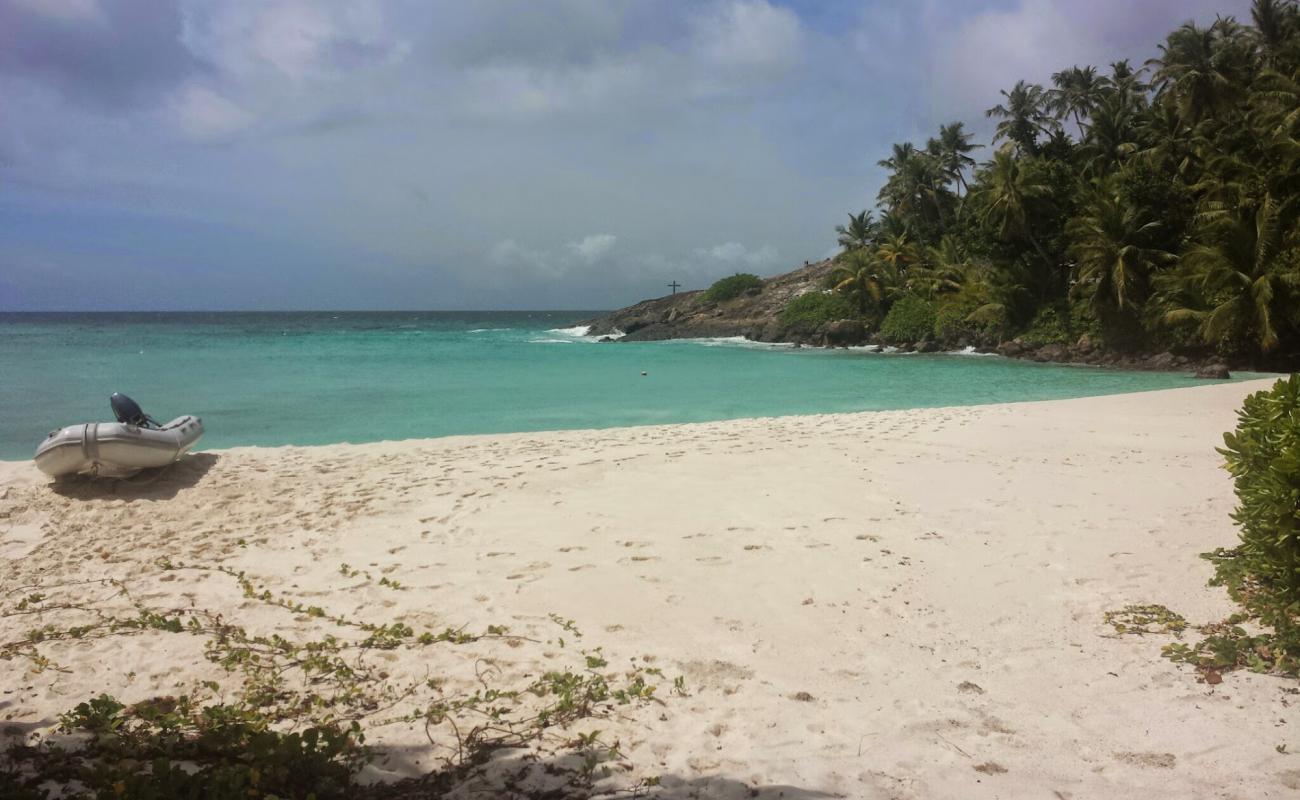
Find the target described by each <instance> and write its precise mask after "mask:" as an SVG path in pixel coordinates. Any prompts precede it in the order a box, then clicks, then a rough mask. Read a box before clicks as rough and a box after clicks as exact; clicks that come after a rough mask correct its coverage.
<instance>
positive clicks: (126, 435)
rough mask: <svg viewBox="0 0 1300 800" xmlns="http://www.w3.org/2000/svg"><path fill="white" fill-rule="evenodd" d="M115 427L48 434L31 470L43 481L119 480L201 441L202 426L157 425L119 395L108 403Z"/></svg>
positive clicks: (192, 420) (180, 420) (180, 421)
mask: <svg viewBox="0 0 1300 800" xmlns="http://www.w3.org/2000/svg"><path fill="white" fill-rule="evenodd" d="M109 402H110V403H111V404H112V406H113V414H114V416H116V417H117V422H87V423H85V424H84V425H69V426H68V427H66V428H63V429H62V430H57V431H51V432H50V435H49V436H47V437H45V441H43V442H41V443H40V445H38V446H37V448H36V466H37V467H38V468H39V469H40V471H41V472H44V473H45V474H46V475H51V476H54V477H58V476H60V475H73V474H85V475H91V476H98V477H105V478H124V477H128V476H130V475H134V474H135V473H137V472H139V471H140V470H142V469H148V468H150V467H165V466H167V465H168V464H170V463H172V462H173V461H175V460H176V459H178V458H180V457H181V456H182V455H184V454H185V453H186V451H188V450H189V449H190V448H192V447H193V446H194V445H195V444H196V443H197V442H198V441H199V437H201V436H203V420H201V419H199V418H198V417H192V416H188V415H187V416H184V417H177V418H176V419H174V420H172V421H171V422H168V423H167V424H166V425H160V424H159V423H158V422H156V421H154V419H153V418H151V417H150V416H149V415H147V414H145V413H144V412H143V411H141V410H140V406H138V405H136V403H135V401H134V400H132V399H131V398H129V397H127V396H126V395H123V394H114V395H113V396H112V397H110V398H109Z"/></svg>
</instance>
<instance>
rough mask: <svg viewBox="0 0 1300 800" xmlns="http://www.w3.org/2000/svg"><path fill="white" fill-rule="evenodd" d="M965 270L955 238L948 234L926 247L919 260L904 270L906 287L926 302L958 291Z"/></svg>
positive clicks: (964, 260)
mask: <svg viewBox="0 0 1300 800" xmlns="http://www.w3.org/2000/svg"><path fill="white" fill-rule="evenodd" d="M968 268H969V264H968V263H967V261H966V259H965V258H964V257H963V255H962V252H961V245H960V243H959V242H958V241H957V237H955V236H952V235H951V234H949V235H946V236H944V237H943V238H942V239H940V240H939V244H937V245H934V246H932V247H927V248H926V249H925V256H924V257H923V258H922V259H921V261H920V262H919V263H918V264H916V265H914V266H913V267H912V268H911V269H909V270H908V278H907V288H908V289H909V290H910V291H913V292H915V293H916V294H919V295H921V296H923V297H926V298H929V299H934V298H935V297H936V296H938V295H941V294H948V293H950V292H956V291H960V290H961V287H962V286H963V285H964V284H965V283H966V279H967V270H968Z"/></svg>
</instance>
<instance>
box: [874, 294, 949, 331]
mask: <svg viewBox="0 0 1300 800" xmlns="http://www.w3.org/2000/svg"><path fill="white" fill-rule="evenodd" d="M934 323H935V312H934V304H933V303H931V302H930V301H929V300H926V299H925V298H923V297H918V296H917V295H914V294H906V295H903V296H902V297H901V298H899V299H898V300H897V301H895V302H894V304H893V305H892V306H890V307H889V313H888V314H886V315H885V318H884V320H882V321H881V323H880V335H881V337H882V338H883V339H884V340H885V341H887V342H919V341H920V340H922V339H926V338H928V337H930V336H932V335H933V334H934Z"/></svg>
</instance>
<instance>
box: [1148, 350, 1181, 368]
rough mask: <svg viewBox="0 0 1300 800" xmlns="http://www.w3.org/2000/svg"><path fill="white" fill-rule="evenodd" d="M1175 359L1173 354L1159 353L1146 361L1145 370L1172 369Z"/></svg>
mask: <svg viewBox="0 0 1300 800" xmlns="http://www.w3.org/2000/svg"><path fill="white" fill-rule="evenodd" d="M1176 361H1177V357H1176V356H1175V355H1174V354H1173V353H1159V354H1157V355H1154V356H1151V358H1149V359H1147V365H1146V366H1147V369H1173V368H1174V363H1175V362H1176Z"/></svg>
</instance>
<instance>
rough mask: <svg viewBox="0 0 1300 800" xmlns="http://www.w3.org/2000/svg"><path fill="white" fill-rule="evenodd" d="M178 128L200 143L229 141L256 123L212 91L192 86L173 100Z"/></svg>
mask: <svg viewBox="0 0 1300 800" xmlns="http://www.w3.org/2000/svg"><path fill="white" fill-rule="evenodd" d="M170 111H171V114H172V117H173V119H174V120H175V123H176V125H177V127H179V128H180V130H181V132H182V133H184V134H185V135H186V136H187V137H188V138H190V139H193V140H194V141H197V142H216V141H222V140H225V139H229V138H230V137H232V136H234V135H235V134H237V133H239V132H240V131H242V130H244V129H245V128H247V127H248V126H249V125H251V124H252V122H253V115H252V114H250V113H248V112H247V111H245V110H244V109H243V108H240V107H239V106H238V105H236V104H235V103H233V102H231V101H230V100H228V99H226V98H225V97H223V96H221V95H220V94H218V93H217V92H215V91H213V90H212V89H209V88H207V87H206V86H200V85H198V84H190V85H188V86H186V87H185V88H184V89H182V90H181V91H180V92H179V93H177V95H176V96H175V97H174V98H173V99H172V104H171V108H170Z"/></svg>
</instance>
